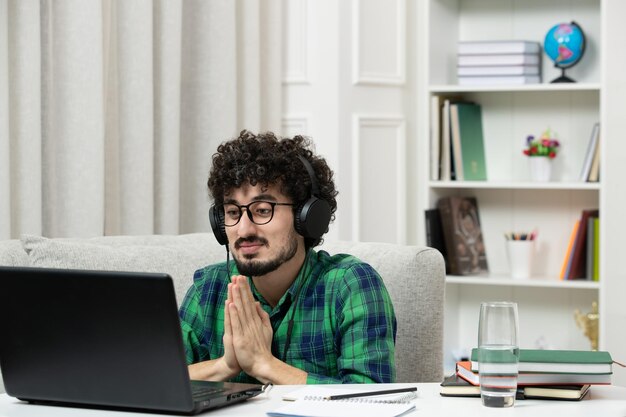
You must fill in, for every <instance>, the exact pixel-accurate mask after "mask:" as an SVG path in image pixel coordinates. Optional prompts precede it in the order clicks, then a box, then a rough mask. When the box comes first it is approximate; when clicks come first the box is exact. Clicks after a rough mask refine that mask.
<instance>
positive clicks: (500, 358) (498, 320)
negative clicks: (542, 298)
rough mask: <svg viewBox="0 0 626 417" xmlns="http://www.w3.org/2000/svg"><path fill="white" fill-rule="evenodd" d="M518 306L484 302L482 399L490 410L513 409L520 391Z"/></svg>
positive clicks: (480, 326)
mask: <svg viewBox="0 0 626 417" xmlns="http://www.w3.org/2000/svg"><path fill="white" fill-rule="evenodd" d="M518 360H519V325H518V319H517V303H511V302H506V301H490V302H485V303H481V305H480V320H479V322H478V374H479V379H480V397H481V398H482V402H483V405H484V406H486V407H512V406H513V404H514V403H515V392H516V391H517V373H518V371H517V369H518V368H517V364H518Z"/></svg>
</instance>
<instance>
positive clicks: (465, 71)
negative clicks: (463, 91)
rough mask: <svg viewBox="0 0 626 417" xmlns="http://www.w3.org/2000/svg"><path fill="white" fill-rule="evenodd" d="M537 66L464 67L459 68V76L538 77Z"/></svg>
mask: <svg viewBox="0 0 626 417" xmlns="http://www.w3.org/2000/svg"><path fill="white" fill-rule="evenodd" d="M539 73H540V70H539V66H538V65H502V66H489V67H478V66H476V67H464V66H459V68H458V70H457V74H458V75H459V76H470V77H471V76H477V75H480V76H483V75H498V76H500V75H539Z"/></svg>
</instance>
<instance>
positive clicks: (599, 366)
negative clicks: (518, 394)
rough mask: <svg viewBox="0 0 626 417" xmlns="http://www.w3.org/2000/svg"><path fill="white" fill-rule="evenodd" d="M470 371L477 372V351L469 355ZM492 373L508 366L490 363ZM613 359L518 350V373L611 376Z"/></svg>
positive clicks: (557, 351) (578, 352)
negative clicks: (492, 368)
mask: <svg viewBox="0 0 626 417" xmlns="http://www.w3.org/2000/svg"><path fill="white" fill-rule="evenodd" d="M470 359H471V364H472V365H471V370H472V371H474V372H478V349H477V348H473V349H472V353H471V357H470ZM488 365H489V366H493V367H494V371H496V372H497V371H498V370H499V369H498V367H501V366H505V367H508V366H510V365H509V364H499V363H490V364H488ZM612 369H613V359H612V358H611V354H610V353H609V352H606V351H594V350H561V349H520V354H519V363H518V370H519V372H542V373H545V372H552V373H579V374H611V373H612V371H613V370H612Z"/></svg>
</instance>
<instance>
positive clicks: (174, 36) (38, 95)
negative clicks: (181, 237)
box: [0, 0, 282, 239]
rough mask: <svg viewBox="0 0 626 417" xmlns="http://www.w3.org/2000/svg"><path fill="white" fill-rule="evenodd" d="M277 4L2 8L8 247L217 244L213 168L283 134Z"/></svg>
mask: <svg viewBox="0 0 626 417" xmlns="http://www.w3.org/2000/svg"><path fill="white" fill-rule="evenodd" d="M281 20H282V16H281V2H277V1H271V0H238V1H231V0H211V1H204V0H184V1H175V0H154V1H153V0H132V1H125V0H0V239H7V238H16V237H18V236H19V235H20V234H22V233H33V234H43V235H45V236H49V237H87V236H99V235H104V234H153V233H164V234H177V233H189V232H199V231H207V230H209V225H208V221H207V212H208V207H209V204H210V201H209V198H208V196H207V193H206V177H207V174H208V170H209V168H210V163H211V155H212V154H213V152H214V151H215V149H216V147H217V145H218V144H219V143H221V142H222V141H224V140H226V139H229V138H231V137H233V136H235V135H237V134H238V132H239V131H240V130H241V129H244V128H246V129H250V130H252V131H261V130H274V131H279V129H280V127H281V119H280V116H281V81H280V80H281V68H282V66H281V52H280V47H281V33H282V32H281Z"/></svg>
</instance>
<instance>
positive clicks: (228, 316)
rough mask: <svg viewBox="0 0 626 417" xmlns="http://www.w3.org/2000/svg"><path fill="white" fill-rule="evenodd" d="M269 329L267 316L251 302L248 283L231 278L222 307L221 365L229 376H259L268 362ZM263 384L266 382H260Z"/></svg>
mask: <svg viewBox="0 0 626 417" xmlns="http://www.w3.org/2000/svg"><path fill="white" fill-rule="evenodd" d="M273 334H274V332H273V330H272V325H271V323H270V318H269V315H268V314H267V313H266V312H265V311H264V310H263V309H262V308H261V305H260V303H259V302H258V301H255V300H254V297H253V296H252V291H251V289H250V285H249V284H248V279H247V278H246V277H244V276H241V275H236V276H233V277H232V282H231V283H230V284H228V298H227V299H226V305H225V307H224V340H223V342H224V356H223V358H224V361H225V363H226V366H227V367H228V369H229V370H230V372H231V373H232V376H234V375H237V374H238V373H239V372H240V371H242V370H243V371H244V372H245V373H247V374H248V375H252V376H255V375H259V374H260V373H262V372H263V371H264V370H266V368H267V367H268V366H269V364H270V363H271V362H272V360H273V359H275V358H274V356H273V355H272V348H271V345H272V335H273ZM262 382H266V381H262Z"/></svg>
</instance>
